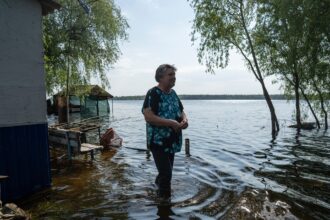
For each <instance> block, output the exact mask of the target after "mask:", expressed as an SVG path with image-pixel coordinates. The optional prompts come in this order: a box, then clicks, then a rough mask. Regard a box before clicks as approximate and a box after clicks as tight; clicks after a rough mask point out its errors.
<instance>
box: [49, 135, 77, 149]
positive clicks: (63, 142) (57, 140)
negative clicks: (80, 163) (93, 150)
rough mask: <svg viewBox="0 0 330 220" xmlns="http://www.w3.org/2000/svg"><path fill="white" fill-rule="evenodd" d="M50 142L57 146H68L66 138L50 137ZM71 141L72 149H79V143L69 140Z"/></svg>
mask: <svg viewBox="0 0 330 220" xmlns="http://www.w3.org/2000/svg"><path fill="white" fill-rule="evenodd" d="M48 141H49V142H52V143H55V144H60V145H65V146H66V145H67V144H68V142H67V140H66V138H65V137H63V138H62V137H54V136H49V137H48ZM69 141H70V146H71V147H79V141H78V140H75V139H69Z"/></svg>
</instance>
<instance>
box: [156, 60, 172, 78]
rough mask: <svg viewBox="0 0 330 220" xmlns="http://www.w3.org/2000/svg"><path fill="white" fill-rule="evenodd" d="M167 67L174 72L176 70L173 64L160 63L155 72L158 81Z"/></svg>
mask: <svg viewBox="0 0 330 220" xmlns="http://www.w3.org/2000/svg"><path fill="white" fill-rule="evenodd" d="M168 69H171V70H173V71H174V72H176V68H175V66H174V65H170V64H162V65H160V66H159V67H158V68H157V70H156V74H155V79H156V81H157V82H159V80H160V79H161V78H162V77H163V76H164V74H165V73H166V71H167V70H168Z"/></svg>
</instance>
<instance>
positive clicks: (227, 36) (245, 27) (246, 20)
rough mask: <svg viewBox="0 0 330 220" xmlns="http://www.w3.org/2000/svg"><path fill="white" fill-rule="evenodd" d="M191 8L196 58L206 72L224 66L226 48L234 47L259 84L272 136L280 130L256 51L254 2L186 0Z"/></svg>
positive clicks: (227, 51) (212, 71) (225, 63)
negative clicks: (196, 49) (193, 13)
mask: <svg viewBox="0 0 330 220" xmlns="http://www.w3.org/2000/svg"><path fill="white" fill-rule="evenodd" d="M188 1H189V2H190V4H191V6H192V8H193V9H194V12H195V18H194V23H193V32H192V36H193V37H192V41H193V42H199V48H198V60H199V62H200V63H205V65H206V67H207V72H211V73H214V69H215V68H225V67H226V66H227V65H228V61H229V51H230V50H231V49H236V50H237V51H238V52H239V53H240V54H241V55H242V56H243V58H244V60H245V62H246V65H247V67H248V68H249V70H250V71H251V72H252V74H253V75H254V76H255V78H256V79H257V80H258V82H259V83H260V85H261V88H262V91H263V95H264V97H265V100H266V102H267V105H268V108H269V111H270V115H271V126H272V136H273V137H275V136H276V134H277V133H278V131H279V130H280V128H279V124H278V120H277V116H276V113H275V108H274V105H273V103H272V100H271V98H270V95H269V93H268V91H267V88H266V85H265V82H264V76H263V74H262V72H261V70H260V67H259V63H258V59H257V56H256V53H255V49H254V47H255V45H254V39H253V33H254V31H255V20H256V4H255V1H252V0H244V1H243V0H188Z"/></svg>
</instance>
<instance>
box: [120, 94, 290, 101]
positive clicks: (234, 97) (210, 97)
mask: <svg viewBox="0 0 330 220" xmlns="http://www.w3.org/2000/svg"><path fill="white" fill-rule="evenodd" d="M179 97H180V99H182V100H263V99H265V97H264V96H263V95H179ZM270 97H271V99H272V100H287V97H285V96H284V95H280V94H276V95H270ZM143 99H144V95H138V96H115V97H114V100H143Z"/></svg>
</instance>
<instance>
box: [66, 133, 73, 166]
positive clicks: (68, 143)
mask: <svg viewBox="0 0 330 220" xmlns="http://www.w3.org/2000/svg"><path fill="white" fill-rule="evenodd" d="M69 135H70V134H69V131H67V132H66V133H65V137H66V141H67V147H68V149H67V150H68V159H69V160H71V159H72V158H71V146H70V137H69Z"/></svg>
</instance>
